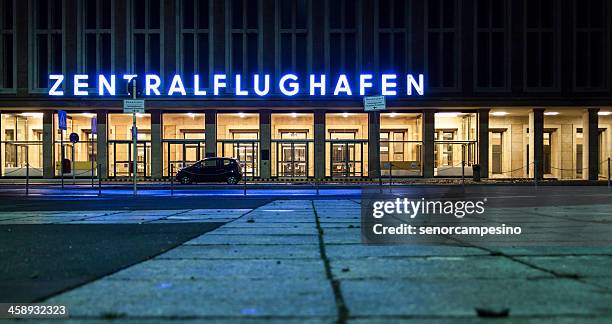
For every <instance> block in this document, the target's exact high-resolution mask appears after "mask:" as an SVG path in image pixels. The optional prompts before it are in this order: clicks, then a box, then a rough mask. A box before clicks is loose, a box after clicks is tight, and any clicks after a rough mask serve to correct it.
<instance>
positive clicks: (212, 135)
mask: <svg viewBox="0 0 612 324" xmlns="http://www.w3.org/2000/svg"><path fill="white" fill-rule="evenodd" d="M204 124H205V125H204V141H205V144H204V150H205V153H204V154H205V155H206V157H215V156H217V111H216V110H206V111H205V112H204Z"/></svg>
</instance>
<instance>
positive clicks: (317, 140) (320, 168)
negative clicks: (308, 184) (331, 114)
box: [314, 110, 325, 179]
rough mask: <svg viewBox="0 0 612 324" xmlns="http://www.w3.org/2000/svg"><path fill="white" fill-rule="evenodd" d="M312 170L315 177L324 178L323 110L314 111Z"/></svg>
mask: <svg viewBox="0 0 612 324" xmlns="http://www.w3.org/2000/svg"><path fill="white" fill-rule="evenodd" d="M314 155H315V156H314V159H315V160H314V162H315V165H314V171H315V178H317V179H323V178H325V111H324V110H316V111H315V113H314Z"/></svg>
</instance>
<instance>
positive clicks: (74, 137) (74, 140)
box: [70, 133, 79, 143]
mask: <svg viewBox="0 0 612 324" xmlns="http://www.w3.org/2000/svg"><path fill="white" fill-rule="evenodd" d="M70 142H72V143H78V142H79V134H77V133H72V134H70Z"/></svg>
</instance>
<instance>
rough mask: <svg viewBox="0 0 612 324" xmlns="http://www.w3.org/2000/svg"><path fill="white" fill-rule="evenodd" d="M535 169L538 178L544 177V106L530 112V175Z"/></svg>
mask: <svg viewBox="0 0 612 324" xmlns="http://www.w3.org/2000/svg"><path fill="white" fill-rule="evenodd" d="M536 167H537V169H536ZM534 171H535V172H536V173H537V176H538V179H542V178H544V108H533V109H532V110H531V112H530V113H529V177H531V178H533V176H534Z"/></svg>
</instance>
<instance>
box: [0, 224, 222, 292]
mask: <svg viewBox="0 0 612 324" xmlns="http://www.w3.org/2000/svg"><path fill="white" fill-rule="evenodd" d="M221 225H223V223H190V224H109V225H107V224H96V225H72V224H71V225H0V233H1V234H0V260H1V262H0V302H6V303H8V302H10V303H17V302H36V301H40V300H42V299H44V298H45V297H48V296H51V295H55V294H57V293H60V292H62V291H65V290H68V289H71V288H74V287H77V286H80V285H82V284H85V283H87V282H90V281H93V280H95V279H98V278H100V277H103V276H104V275H107V274H110V273H113V272H116V271H118V270H120V269H123V268H126V267H128V266H130V265H133V264H136V263H139V262H142V261H144V260H147V259H149V258H151V257H154V256H155V255H158V254H160V253H163V252H165V251H167V250H170V249H172V248H174V247H176V246H178V245H180V244H181V243H183V242H185V241H187V240H190V239H192V238H194V237H197V236H199V235H202V234H204V233H206V232H208V231H211V230H213V229H215V228H217V227H219V226H221Z"/></svg>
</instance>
